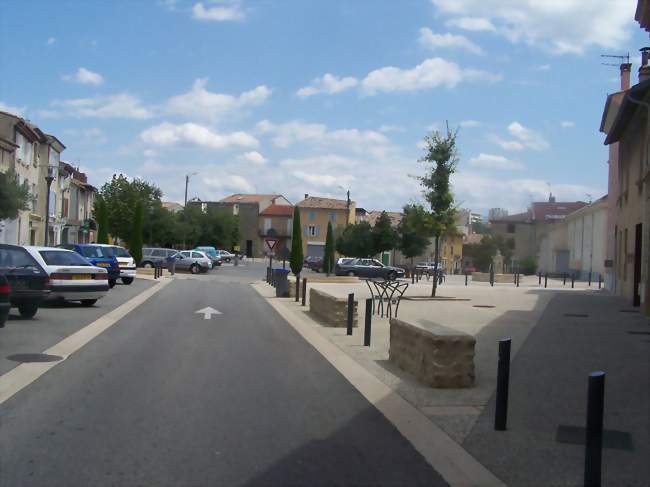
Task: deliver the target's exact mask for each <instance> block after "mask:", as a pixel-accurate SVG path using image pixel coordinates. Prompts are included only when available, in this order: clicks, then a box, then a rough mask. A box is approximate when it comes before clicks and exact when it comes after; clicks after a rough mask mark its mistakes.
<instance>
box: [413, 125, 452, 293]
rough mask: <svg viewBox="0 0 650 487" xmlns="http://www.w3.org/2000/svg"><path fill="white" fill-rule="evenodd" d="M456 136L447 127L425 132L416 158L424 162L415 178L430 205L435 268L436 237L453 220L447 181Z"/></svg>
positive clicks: (438, 256)
mask: <svg viewBox="0 0 650 487" xmlns="http://www.w3.org/2000/svg"><path fill="white" fill-rule="evenodd" d="M456 136H457V132H452V131H451V130H450V129H449V127H447V133H446V134H445V135H441V134H440V133H439V132H437V131H434V132H432V133H431V134H430V135H427V136H426V137H425V138H424V143H425V151H426V153H425V155H424V156H423V157H421V158H420V159H419V162H422V163H424V164H425V165H426V170H425V174H424V176H419V177H418V180H419V181H420V185H421V186H422V189H423V191H422V194H423V196H424V199H425V200H426V201H427V203H428V204H429V207H430V211H429V219H428V221H429V229H430V232H431V233H430V234H431V235H432V236H433V237H434V238H435V258H434V262H435V266H436V270H437V269H438V267H439V265H438V264H439V262H440V237H442V236H443V235H444V234H445V233H447V232H449V231H450V230H451V229H452V228H453V227H454V226H455V224H456V208H455V207H454V204H453V203H454V195H453V194H452V192H451V183H450V181H449V178H450V177H451V175H452V174H453V173H454V172H455V171H456V166H457V165H458V153H457V150H456ZM436 272H437V271H436ZM437 283H438V279H433V287H432V288H431V296H435V295H436V288H437V285H438V284H437Z"/></svg>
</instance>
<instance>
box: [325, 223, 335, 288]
mask: <svg viewBox="0 0 650 487" xmlns="http://www.w3.org/2000/svg"><path fill="white" fill-rule="evenodd" d="M333 270H334V235H333V230H332V222H327V237H326V238H325V255H324V256H323V272H326V273H327V275H328V276H329V275H330V272H332V271H333Z"/></svg>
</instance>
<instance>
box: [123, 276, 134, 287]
mask: <svg viewBox="0 0 650 487" xmlns="http://www.w3.org/2000/svg"><path fill="white" fill-rule="evenodd" d="M132 282H133V278H132V277H123V278H122V283H124V284H126V285H127V286H128V285H129V284H131V283H132Z"/></svg>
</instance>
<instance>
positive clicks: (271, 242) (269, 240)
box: [264, 237, 279, 272]
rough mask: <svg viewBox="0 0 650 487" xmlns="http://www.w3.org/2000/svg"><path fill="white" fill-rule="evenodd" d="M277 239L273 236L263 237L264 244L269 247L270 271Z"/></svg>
mask: <svg viewBox="0 0 650 487" xmlns="http://www.w3.org/2000/svg"><path fill="white" fill-rule="evenodd" d="M278 241H279V239H277V238H275V237H266V238H265V239H264V242H265V243H266V246H267V247H268V248H269V268H270V269H271V272H272V271H273V249H274V248H275V246H276V245H277V244H278Z"/></svg>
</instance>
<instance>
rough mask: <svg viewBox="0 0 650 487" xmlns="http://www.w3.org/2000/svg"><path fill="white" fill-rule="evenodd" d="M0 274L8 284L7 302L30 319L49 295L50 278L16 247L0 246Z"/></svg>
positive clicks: (27, 254)
mask: <svg viewBox="0 0 650 487" xmlns="http://www.w3.org/2000/svg"><path fill="white" fill-rule="evenodd" d="M0 274H4V276H5V277H6V278H7V281H8V283H9V289H10V291H9V301H10V302H11V306H15V307H16V308H18V311H19V312H20V315H21V316H22V317H23V318H32V317H33V316H34V315H35V314H36V312H37V311H38V307H39V305H40V304H41V302H42V301H43V299H45V297H46V296H47V295H48V294H49V293H50V278H49V277H48V275H47V273H46V272H45V270H43V268H42V267H41V266H40V264H39V263H38V262H37V261H36V260H35V259H34V257H32V256H31V255H29V252H27V250H25V249H24V248H23V247H19V246H18V245H7V244H0Z"/></svg>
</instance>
